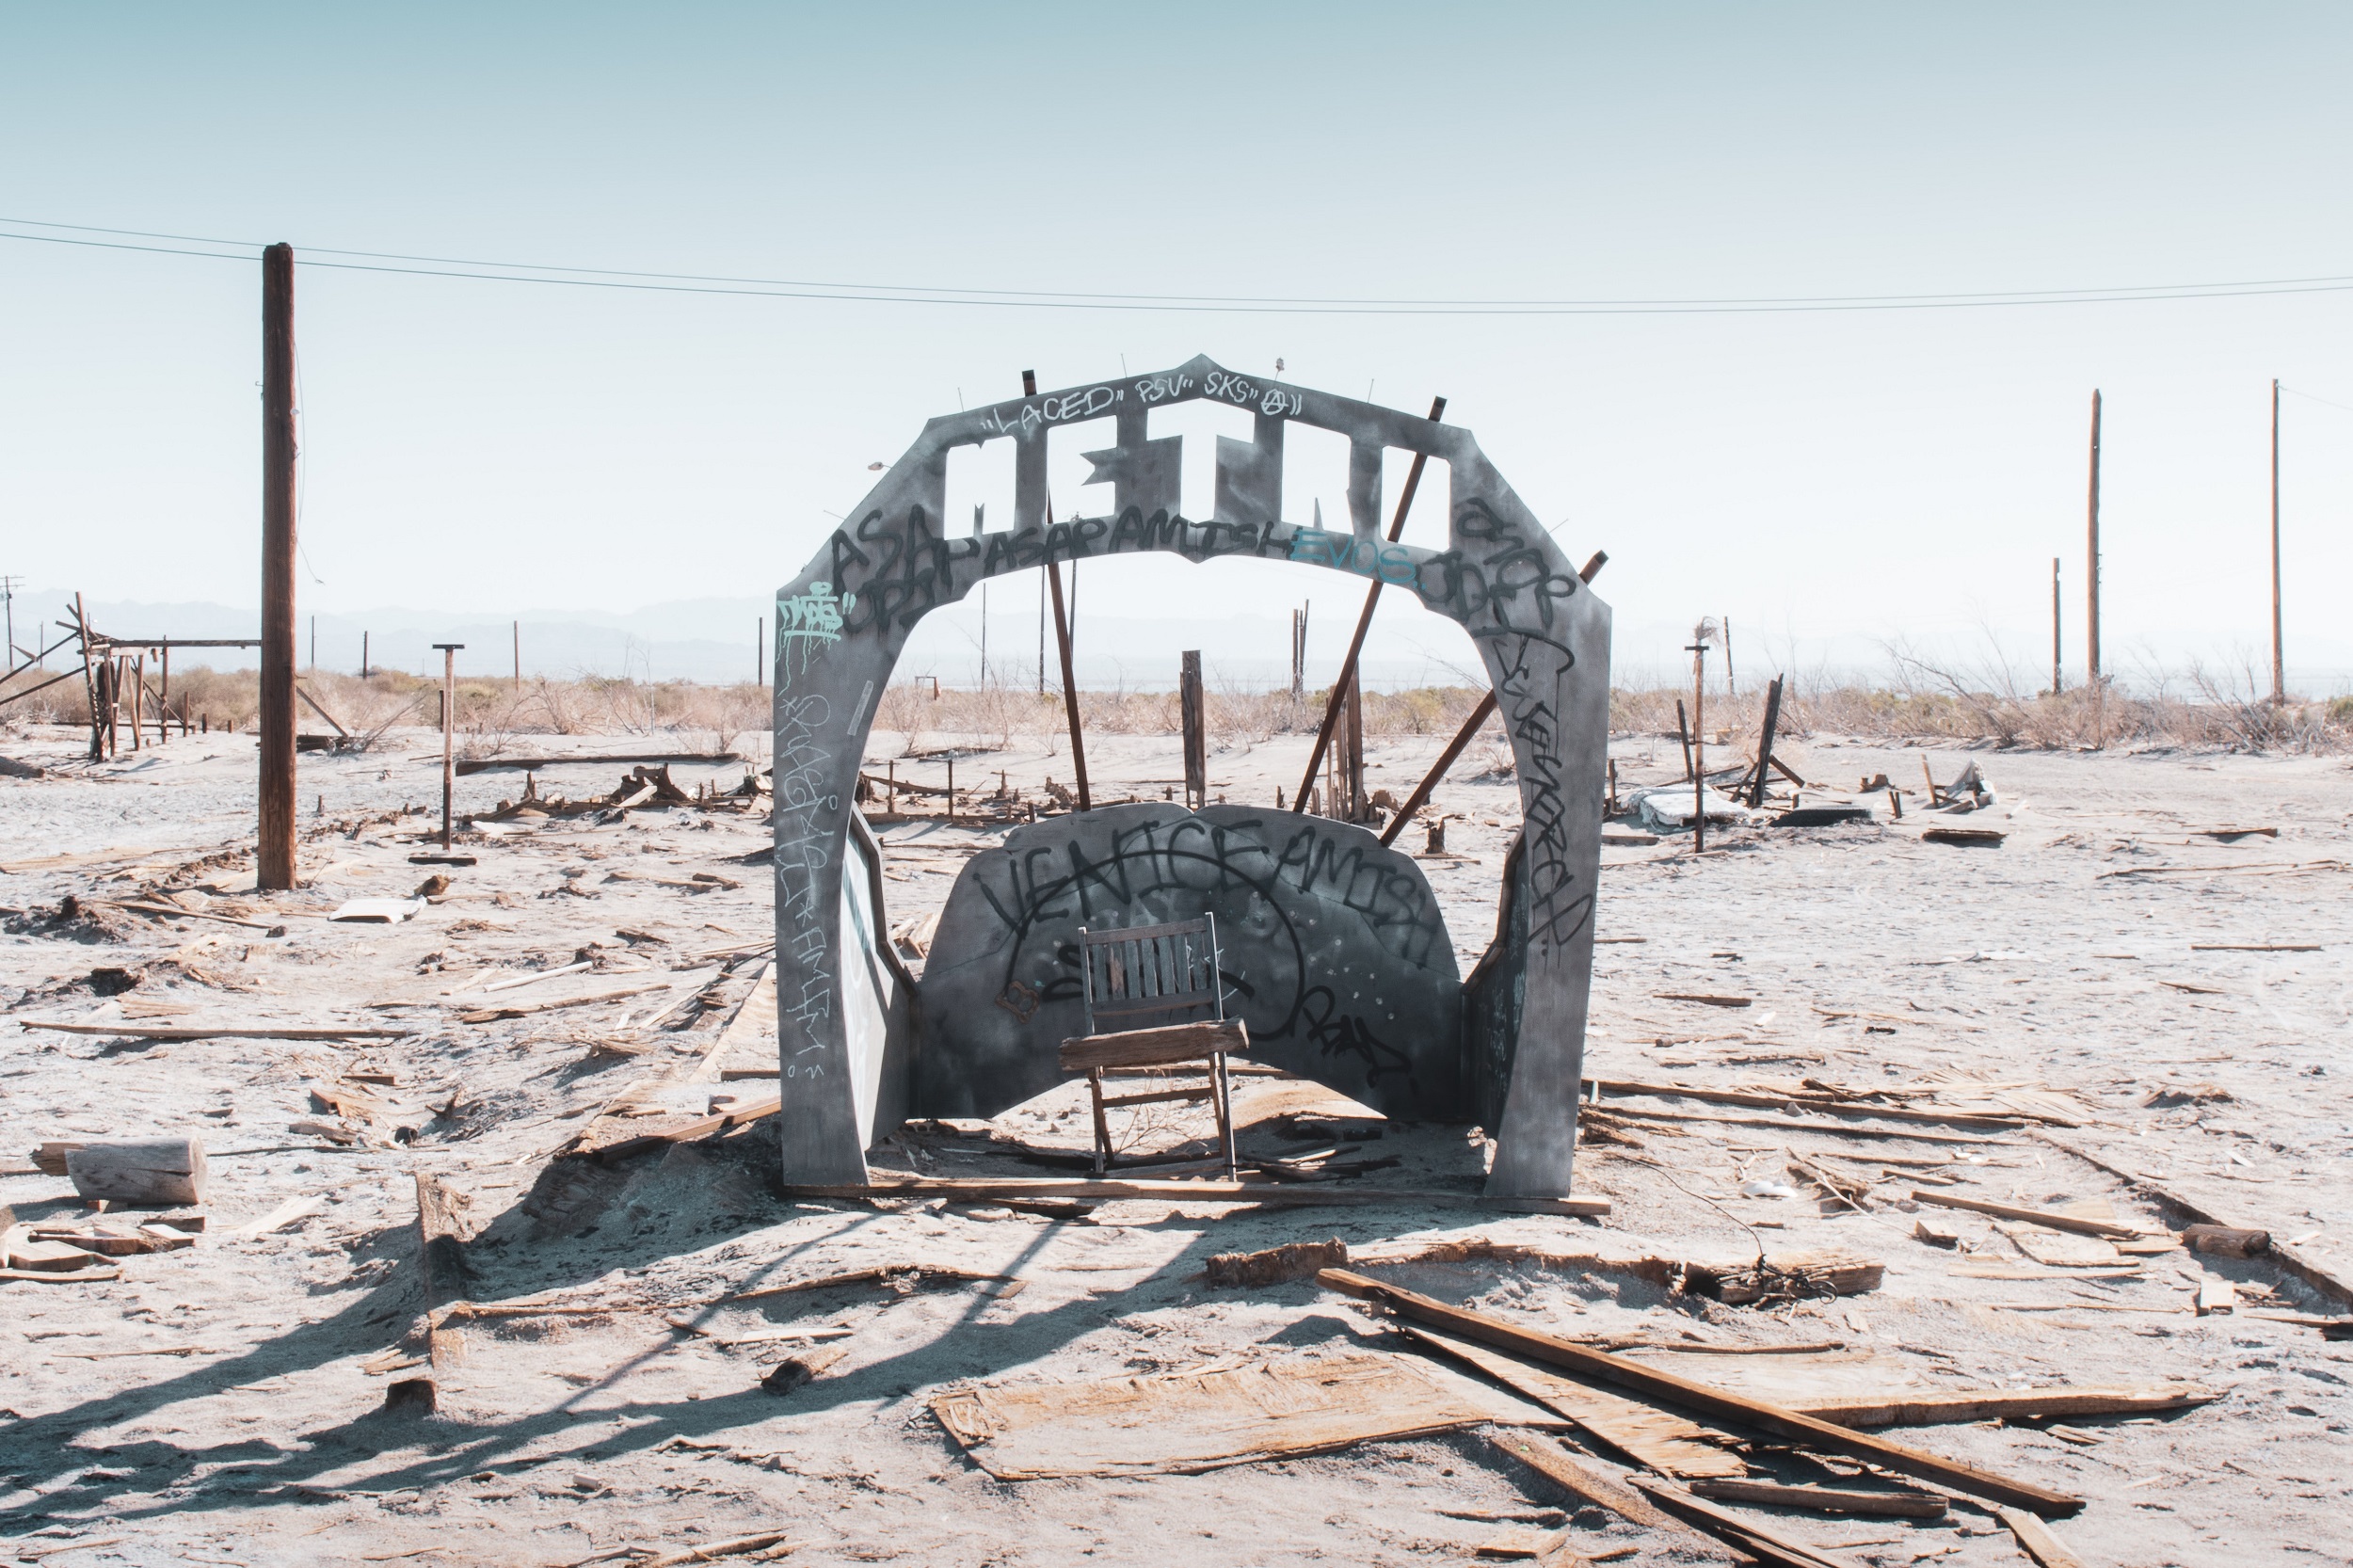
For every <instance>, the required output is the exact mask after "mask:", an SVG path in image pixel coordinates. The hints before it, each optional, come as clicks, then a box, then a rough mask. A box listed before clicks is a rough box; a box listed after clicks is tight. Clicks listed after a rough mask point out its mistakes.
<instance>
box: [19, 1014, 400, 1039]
mask: <svg viewBox="0 0 2353 1568" xmlns="http://www.w3.org/2000/svg"><path fill="white" fill-rule="evenodd" d="M18 1023H19V1025H20V1027H22V1028H24V1029H46V1030H49V1031H52V1032H55V1033H58V1034H105V1035H113V1036H117V1037H119V1038H121V1039H125V1040H329V1041H331V1040H398V1039H403V1038H405V1037H407V1036H408V1035H410V1034H413V1033H415V1032H416V1031H414V1030H411V1029H376V1028H370V1027H368V1026H365V1025H361V1024H353V1025H349V1026H347V1027H346V1026H343V1025H320V1024H113V1023H95V1024H94V1023H83V1022H80V1021H74V1022H70V1023H69V1022H60V1023H50V1022H44V1021H42V1020H40V1019H38V1018H22V1019H19V1020H18Z"/></svg>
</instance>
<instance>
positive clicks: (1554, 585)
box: [774, 358, 1609, 1196]
mask: <svg viewBox="0 0 2353 1568" xmlns="http://www.w3.org/2000/svg"><path fill="white" fill-rule="evenodd" d="M1196 401H1198V402H1209V403H1217V404H1224V405H1225V406H1228V407H1232V408H1242V409H1245V410H1247V411H1248V412H1249V413H1250V414H1251V415H1252V416H1253V419H1254V427H1253V439H1252V440H1246V441H1245V440H1234V439H1232V438H1230V437H1224V436H1221V437H1219V438H1218V440H1217V464H1216V476H1217V477H1216V499H1215V505H1214V509H1213V511H1212V514H1211V516H1209V518H1207V519H1201V520H1196V519H1188V518H1186V517H1184V516H1183V515H1182V514H1181V513H1180V511H1179V509H1178V484H1177V480H1178V472H1179V454H1180V451H1181V446H1182V440H1183V438H1181V437H1161V438H1157V439H1156V438H1153V437H1151V436H1150V435H1149V434H1148V432H1147V421H1148V416H1149V415H1150V413H1151V410H1152V409H1154V408H1162V407H1168V406H1173V405H1176V404H1179V403H1187V402H1196ZM1104 419H1109V420H1111V421H1112V422H1113V429H1114V437H1113V444H1112V445H1111V446H1110V447H1107V448H1104V449H1102V450H1099V451H1095V452H1090V453H1087V454H1086V456H1087V458H1088V459H1089V461H1090V462H1092V463H1093V464H1094V474H1093V476H1092V478H1091V480H1090V483H1097V484H1109V485H1111V486H1112V487H1113V496H1114V506H1113V511H1112V515H1110V516H1107V517H1097V518H1071V519H1066V520H1056V521H1052V522H1049V521H1048V515H1047V514H1048V506H1047V480H1046V473H1047V467H1046V456H1047V440H1048V435H1049V433H1050V432H1052V431H1053V430H1055V429H1056V428H1058V427H1062V426H1067V425H1078V424H1086V423H1089V422H1093V421H1098V420H1104ZM1291 424H1308V425H1312V426H1315V427H1317V428H1319V429H1323V430H1330V431H1335V432H1337V433H1338V434H1340V435H1342V436H1345V437H1346V438H1347V439H1348V441H1349V451H1350V457H1349V468H1348V492H1347V503H1348V511H1349V522H1350V527H1349V529H1348V531H1347V532H1340V531H1337V530H1327V529H1323V528H1319V527H1308V526H1302V525H1299V524H1295V523H1290V522H1286V521H1284V520H1282V475H1283V445H1284V433H1285V431H1286V430H1287V429H1288V428H1289V426H1290V425H1291ZM1004 438H1011V439H1012V440H1014V441H1015V442H1016V446H1015V467H1014V475H1015V492H1014V517H1013V519H1012V522H1011V525H1010V526H1009V527H1006V528H1003V529H1000V530H999V531H995V532H989V533H980V534H972V535H966V536H950V535H949V534H948V533H947V532H946V530H945V527H944V522H945V520H944V518H943V516H942V513H943V510H944V507H945V504H946V497H947V472H948V454H949V452H950V451H951V450H952V449H953V448H955V447H958V446H968V445H977V444H979V443H982V442H985V441H990V440H1000V439H1004ZM1387 447H1397V448H1400V449H1401V450H1403V451H1406V452H1411V453H1424V454H1427V455H1429V456H1433V457H1438V458H1443V459H1444V460H1445V461H1446V463H1447V464H1448V472H1449V495H1448V497H1447V503H1446V504H1447V517H1448V522H1449V540H1448V548H1447V549H1445V550H1443V551H1436V550H1429V549H1425V548H1422V547H1418V546H1415V545H1408V544H1403V543H1396V544H1392V543H1388V542H1386V541H1385V539H1384V537H1383V535H1382V529H1381V510H1382V496H1381V488H1382V454H1383V450H1384V449H1385V448H1387ZM1144 551H1160V552H1173V553H1176V554H1178V555H1181V556H1183V557H1184V558H1185V559H1187V560H1188V561H1192V562H1195V563H1198V562H1203V561H1209V560H1214V559H1223V558H1229V557H1246V558H1257V559H1266V560H1285V561H1294V562H1304V563H1306V564H1309V565H1314V566H1321V567H1324V568H1330V569H1333V570H1337V571H1341V572H1346V573H1350V574H1353V575H1355V576H1359V577H1364V578H1368V579H1372V580H1377V581H1379V582H1382V583H1384V584H1389V585H1391V586H1393V587H1395V588H1397V589H1400V590H1401V591H1404V592H1409V593H1412V594H1414V595H1416V596H1417V598H1418V599H1419V600H1420V601H1421V603H1422V604H1423V606H1424V607H1425V608H1427V609H1430V610H1432V611H1434V612H1435V613H1437V614H1439V615H1443V616H1449V617H1451V618H1452V619H1454V620H1456V621H1457V622H1459V623H1461V625H1462V626H1463V627H1464V629H1465V631H1467V632H1469V634H1470V636H1471V637H1472V639H1473V641H1474V643H1475V644H1476V646H1477V647H1478V648H1479V649H1480V653H1481V658H1482V660H1483V661H1484V663H1485V664H1486V668H1487V674H1488V678H1489V680H1491V681H1492V682H1493V684H1494V688H1495V692H1496V696H1497V706H1498V710H1499V712H1500V714H1501V716H1502V719H1503V723H1504V726H1505V728H1506V730H1507V732H1508V734H1509V736H1510V738H1511V744H1512V750H1513V760H1514V762H1515V764H1516V767H1517V776H1518V783H1519V789H1520V806H1521V810H1522V814H1523V819H1524V824H1525V825H1524V827H1523V831H1522V836H1521V840H1520V842H1519V844H1518V846H1517V847H1516V848H1515V850H1514V851H1513V856H1512V861H1511V864H1510V866H1509V867H1508V869H1507V871H1506V874H1505V879H1504V880H1505V886H1504V896H1503V905H1504V911H1503V918H1502V920H1500V922H1499V929H1498V933H1497V949H1496V950H1495V951H1494V952H1490V954H1489V962H1488V963H1486V964H1482V965H1481V974H1485V973H1488V972H1489V971H1490V970H1491V969H1492V970H1494V971H1495V972H1496V974H1497V975H1499V976H1500V977H1501V980H1502V984H1500V985H1497V984H1488V985H1487V986H1486V989H1485V992H1484V993H1483V994H1482V996H1481V997H1480V998H1477V999H1474V998H1473V997H1472V996H1471V994H1470V989H1469V988H1466V990H1465V1012H1466V1013H1468V1012H1469V1011H1471V1010H1473V1008H1474V1007H1476V1008H1478V1009H1481V1010H1482V1011H1484V1012H1485V1013H1486V1014H1488V1015H1490V1016H1503V1017H1505V1019H1506V1024H1505V1027H1504V1028H1503V1029H1502V1030H1501V1031H1500V1033H1499V1034H1498V1033H1497V1032H1495V1031H1494V1030H1492V1029H1491V1030H1490V1031H1489V1032H1490V1034H1491V1036H1493V1037H1495V1038H1499V1039H1500V1041H1501V1046H1500V1050H1501V1053H1502V1060H1501V1061H1500V1063H1499V1066H1500V1068H1501V1073H1502V1079H1503V1081H1504V1088H1503V1091H1502V1093H1501V1094H1500V1096H1498V1097H1499V1099H1500V1104H1499V1105H1491V1106H1490V1108H1489V1115H1488V1120H1487V1126H1488V1128H1489V1131H1490V1133H1491V1134H1492V1135H1493V1137H1494V1141H1495V1144H1496V1149H1495V1157H1494V1162H1493V1165H1492V1167H1491V1169H1490V1172H1489V1176H1488V1191H1489V1192H1491V1193H1493V1194H1496V1195H1511V1196H1564V1195H1566V1194H1567V1193H1568V1192H1569V1178H1570V1167H1571V1162H1572V1159H1573V1155H1574V1151H1575V1145H1576V1139H1577V1084H1578V1080H1579V1075H1580V1071H1581V1068H1582V1061H1583V1048H1584V1032H1585V1017H1586V1004H1587V997H1588V991H1589V987H1590V984H1591V979H1592V968H1593V903H1594V894H1595V891H1596V887H1597V884H1598V880H1599V871H1600V854H1601V800H1602V792H1603V773H1604V767H1605V761H1604V759H1605V754H1606V750H1607V744H1608V737H1609V608H1608V607H1607V606H1606V605H1605V604H1603V603H1602V602H1601V601H1600V600H1597V599H1596V598H1595V597H1594V596H1593V592H1592V590H1591V589H1590V588H1588V587H1587V586H1586V585H1585V584H1582V583H1580V582H1579V581H1578V579H1577V572H1576V570H1575V569H1574V568H1572V566H1571V565H1570V563H1569V561H1568V559H1567V557H1566V556H1565V555H1564V554H1563V553H1562V552H1561V549H1560V547H1559V546H1558V545H1557V544H1556V543H1555V542H1554V541H1553V539H1552V537H1551V536H1550V535H1548V534H1547V533H1546V532H1545V529H1544V528H1543V526H1542V525H1541V524H1539V523H1538V522H1537V520H1536V519H1535V518H1534V516H1533V515H1531V514H1530V513H1529V509H1528V507H1527V506H1526V505H1525V504H1523V503H1522V502H1521V501H1520V499H1519V497H1518V496H1517V495H1515V494H1514V493H1513V490H1512V488H1511V487H1510V486H1509V485H1508V484H1506V483H1505V482H1504V479H1503V476H1502V475H1501V474H1500V473H1498V472H1497V470H1496V468H1495V466H1494V465H1493V464H1492V463H1490V462H1489V461H1488V459H1487V457H1486V455H1485V454H1484V453H1482V452H1481V450H1480V448H1479V443H1478V442H1477V441H1476V440H1474V439H1473V438H1472V436H1471V433H1470V432H1469V431H1467V430H1465V429H1463V428H1461V427H1459V426H1455V425H1449V424H1440V423H1437V422H1433V421H1431V420H1428V419H1424V418H1421V417H1419V416H1417V415H1415V414H1410V413H1406V412H1403V411H1401V410H1399V409H1395V408H1383V407H1381V406H1379V405H1377V404H1372V403H1365V402H1358V401H1356V400H1355V399H1353V398H1346V397H1338V396H1335V395H1333V394H1331V393H1329V392H1318V391H1315V390H1313V389H1310V388H1305V387H1298V386H1292V385H1289V384H1288V383H1283V382H1277V381H1270V380H1265V379H1261V378H1258V377H1255V376H1241V375H1237V374H1236V373H1234V372H1232V371H1228V370H1225V369H1224V368H1222V367H1221V366H1219V365H1217V364H1215V363H1213V362H1211V361H1210V360H1208V359H1207V358H1196V359H1194V360H1192V361H1190V362H1189V363H1187V364H1185V365H1182V366H1180V367H1178V368H1177V369H1175V370H1170V371H1165V372H1160V373H1157V374H1153V375H1145V376H1123V377H1121V378H1120V379H1118V380H1116V381H1100V382H1095V383H1091V384H1087V385H1082V386H1077V387H1071V388H1066V389H1064V390H1062V391H1059V392H1046V393H1042V394H1038V395H1033V396H1025V397H1020V398H1016V399H1014V400H1011V401H1009V402H1004V403H1000V404H997V405H994V406H993V407H989V408H974V409H970V410H968V411H965V412H961V413H956V414H947V415H942V416H940V417H938V418H936V419H934V420H932V421H931V422H929V423H928V424H926V425H925V426H924V427H923V431H922V433H921V434H920V436H919V437H918V438H917V439H916V441H915V443H914V445H912V446H911V447H909V448H908V449H907V451H906V453H905V455H904V456H902V457H901V458H900V459H899V460H898V461H897V462H896V463H895V464H893V465H892V466H891V468H890V469H889V471H888V472H886V473H885V474H884V475H883V477H882V479H881V480H880V481H879V482H878V483H877V484H876V485H875V486H874V488H873V489H872V490H871V491H870V492H869V493H868V494H867V496H866V497H865V499H864V500H862V501H861V502H860V503H859V504H858V505H857V508H856V511H855V512H854V513H853V514H852V520H850V521H848V522H845V523H844V524H843V525H842V526H841V527H840V528H839V529H837V530H836V531H835V532H834V533H833V535H832V536H830V537H829V538H828V539H827V540H826V542H825V543H824V546H823V547H822V548H821V549H820V550H819V551H818V552H817V555H816V557H815V559H813V560H812V561H810V562H809V564H808V567H807V568H805V569H804V570H803V571H802V573H801V574H800V576H799V577H798V578H796V579H794V580H793V582H792V584H789V585H788V586H787V587H785V588H784V589H782V590H781V591H780V592H779V593H778V594H777V597H776V644H775V647H776V664H775V745H776V754H775V755H776V760H775V774H774V785H775V800H776V810H775V827H776V851H775V876H776V985H777V1029H778V1039H777V1050H778V1066H779V1074H780V1090H781V1097H782V1101H783V1105H782V1112H781V1117H780V1121H781V1132H782V1144H783V1166H784V1170H783V1175H784V1179H785V1180H786V1181H787V1182H790V1183H856V1182H863V1181H864V1180H866V1178H867V1172H866V1162H865V1150H866V1148H867V1146H868V1144H870V1143H871V1141H872V1138H873V1137H874V1136H875V1134H876V1133H877V1132H879V1131H886V1130H888V1128H887V1127H878V1125H877V1115H878V1112H883V1113H885V1116H886V1119H887V1114H888V1111H889V1110H890V1108H891V1107H892V1106H893V1105H894V1104H901V1105H903V1104H904V1096H903V1095H899V1094H894V1093H893V1092H892V1087H891V1082H890V1081H889V1080H894V1079H896V1078H899V1077H903V1076H904V1075H906V1074H908V1073H910V1072H911V1071H912V1063H911V1062H910V1061H909V1060H907V1059H906V1058H907V1056H908V1054H909V1053H908V1052H907V1051H906V1050H904V1049H892V1048H887V1046H886V1040H885V1036H886V1033H887V1030H886V1028H885V1025H886V1024H887V1023H888V1019H887V1018H883V1017H880V1016H877V1013H876V1010H875V1008H874V1007H873V1006H872V1003H871V1000H868V999H867V998H866V996H865V995H864V993H863V992H861V990H860V987H861V985H862V984H863V982H864V980H865V978H866V977H865V976H863V975H861V974H859V973H857V972H856V970H857V969H859V968H870V969H871V968H872V966H873V963H874V961H873V959H872V954H871V944H872V939H873V938H874V937H875V936H879V935H880V934H879V933H878V932H876V931H874V930H873V924H874V922H876V921H877V920H879V918H880V910H879V908H878V907H874V906H872V904H871V902H870V901H869V900H868V899H867V898H866V897H865V896H864V894H863V890H864V889H865V888H868V887H870V886H872V878H871V866H869V867H867V868H866V869H865V870H864V871H861V872H860V873H859V874H856V875H852V876H848V877H845V875H844V871H845V867H847V866H849V865H850V863H851V857H852V856H865V855H868V854H871V851H869V850H866V849H864V848H863V840H862V837H860V838H854V837H853V831H852V826H851V822H850V819H851V817H852V816H853V815H854V814H855V812H856V806H855V805H854V803H853V794H854V792H855V789H856V776H857V770H858V767H859V765H860V762H861V760H862V759H863V757H864V754H865V746H866V740H867V736H868V734H869V732H870V730H871V729H872V724H873V718H874V711H875V703H876V699H877V698H878V697H879V696H880V695H881V694H882V692H883V691H884V689H885V687H886V686H887V684H888V681H889V679H890V674H891V671H892V669H893V668H894V666H895V665H896V664H897V662H898V658H899V655H900V653H901V651H902V649H903V648H904V647H905V644H906V639H907V637H908V635H909V633H910V632H913V630H914V629H915V627H916V625H917V623H918V622H920V620H921V619H922V618H923V616H926V615H928V614H930V613H931V612H932V611H934V610H936V609H939V608H941V607H943V606H946V605H949V604H953V603H955V602H957V601H958V600H962V599H963V598H964V597H965V595H966V594H967V593H968V592H969V591H970V590H971V588H972V587H973V585H974V584H977V583H980V582H982V581H984V579H987V578H989V577H994V576H999V575H1001V574H1004V573H1007V572H1013V571H1020V570H1026V569H1028V568H1033V567H1039V566H1044V565H1047V564H1048V563H1060V562H1063V561H1076V560H1084V559H1090V558H1094V557H1098V556H1105V555H1113V554H1125V553H1130V552H1144ZM853 932H856V933H857V934H858V935H859V936H861V937H862V938H863V940H862V941H861V942H860V943H851V942H849V941H847V940H845V938H846V937H847V936H849V935H850V934H851V933H853ZM1507 948H1508V950H1509V952H1508V953H1506V952H1505V950H1506V949H1507ZM1498 954H1503V955H1504V956H1505V958H1506V959H1507V960H1508V961H1507V962H1503V963H1500V964H1498V963H1497V957H1498ZM1479 984H1480V975H1477V974H1475V975H1474V977H1473V982H1472V987H1473V988H1476V987H1477V986H1478V985H1479ZM886 990H887V987H886ZM897 1005H900V1004H898V1003H896V1002H892V1001H889V1000H886V1002H885V1006H884V1009H883V1011H884V1012H886V1013H887V1012H888V1011H889V1010H890V1009H891V1008H892V1007H894V1006H897ZM1467 1032H1470V1030H1469V1028H1468V1026H1467V1025H1466V1033H1467ZM894 1058H895V1059H894Z"/></svg>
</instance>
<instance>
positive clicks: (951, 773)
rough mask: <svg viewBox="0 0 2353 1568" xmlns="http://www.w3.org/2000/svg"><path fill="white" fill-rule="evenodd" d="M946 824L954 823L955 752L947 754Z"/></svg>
mask: <svg viewBox="0 0 2353 1568" xmlns="http://www.w3.org/2000/svg"><path fill="white" fill-rule="evenodd" d="M948 825H949V826H950V827H953V826H955V825H956V754H955V753H954V752H950V753H949V754H948Z"/></svg>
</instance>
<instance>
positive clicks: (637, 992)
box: [457, 981, 675, 1024]
mask: <svg viewBox="0 0 2353 1568" xmlns="http://www.w3.org/2000/svg"><path fill="white" fill-rule="evenodd" d="M672 984H675V983H674V982H671V981H664V982H662V983H661V984H655V985H623V986H619V987H616V989H613V990H610V991H591V992H589V993H588V994H587V995H585V996H579V997H553V998H550V999H549V1000H544V1001H519V1002H513V1003H510V1004H507V1005H504V1006H498V1007H485V1008H481V1009H479V1010H477V1011H475V1012H472V1013H461V1014H459V1015H458V1018H457V1021H458V1022H459V1023H466V1024H487V1023H497V1022H499V1021H500V1020H501V1019H504V1018H521V1017H528V1016H530V1015H532V1014H534V1013H554V1012H558V1011H560V1010H562V1009H564V1008H567V1007H595V1006H598V1005H600V1004H601V1003H603V1002H608V1001H619V1000H623V999H624V998H628V997H642V996H644V995H645V994H646V993H648V991H666V990H668V989H670V987H671V985H672Z"/></svg>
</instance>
